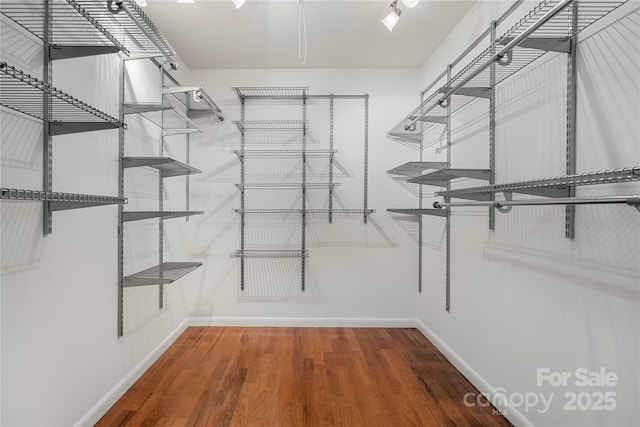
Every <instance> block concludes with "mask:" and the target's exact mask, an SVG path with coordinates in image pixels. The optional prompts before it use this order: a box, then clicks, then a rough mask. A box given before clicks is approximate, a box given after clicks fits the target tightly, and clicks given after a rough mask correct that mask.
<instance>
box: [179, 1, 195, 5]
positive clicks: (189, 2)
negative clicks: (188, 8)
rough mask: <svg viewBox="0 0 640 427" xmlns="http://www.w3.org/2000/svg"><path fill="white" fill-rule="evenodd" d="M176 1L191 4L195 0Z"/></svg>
mask: <svg viewBox="0 0 640 427" xmlns="http://www.w3.org/2000/svg"><path fill="white" fill-rule="evenodd" d="M176 3H181V4H193V3H195V1H194V0H176Z"/></svg>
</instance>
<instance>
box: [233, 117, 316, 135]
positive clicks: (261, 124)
mask: <svg viewBox="0 0 640 427" xmlns="http://www.w3.org/2000/svg"><path fill="white" fill-rule="evenodd" d="M233 123H234V124H235V125H236V126H237V127H238V130H239V131H240V133H241V134H244V133H245V132H246V131H306V130H307V129H308V128H309V122H307V121H306V120H244V121H240V120H236V121H234V122H233Z"/></svg>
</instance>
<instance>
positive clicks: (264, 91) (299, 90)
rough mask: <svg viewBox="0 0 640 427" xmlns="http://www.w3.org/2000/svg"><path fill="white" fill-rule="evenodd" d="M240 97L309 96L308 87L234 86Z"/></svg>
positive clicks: (278, 97)
mask: <svg viewBox="0 0 640 427" xmlns="http://www.w3.org/2000/svg"><path fill="white" fill-rule="evenodd" d="M232 90H233V91H234V92H235V93H236V95H237V96H238V98H239V99H241V100H243V99H244V100H248V99H264V100H268V99H304V98H306V97H307V96H309V88H308V87H295V86H281V87H234V88H232Z"/></svg>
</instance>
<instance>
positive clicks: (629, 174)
mask: <svg viewBox="0 0 640 427" xmlns="http://www.w3.org/2000/svg"><path fill="white" fill-rule="evenodd" d="M632 181H640V166H635V167H630V168H622V169H612V170H605V171H599V172H587V173H582V174H575V175H565V176H558V177H554V178H544V179H536V180H528V181H517V182H510V183H504V184H492V185H485V186H479V187H469V188H458V189H455V190H446V191H439V192H437V193H436V195H438V196H446V197H457V198H470V199H473V200H488V199H489V198H490V195H491V194H495V193H498V192H503V191H507V192H516V193H526V194H537V195H545V196H549V197H566V196H567V195H568V189H569V188H570V187H576V186H583V185H600V184H617V183H621V182H632Z"/></svg>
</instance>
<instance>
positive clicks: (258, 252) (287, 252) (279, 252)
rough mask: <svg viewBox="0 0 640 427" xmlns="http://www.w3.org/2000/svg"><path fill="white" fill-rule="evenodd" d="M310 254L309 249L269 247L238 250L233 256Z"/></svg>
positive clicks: (268, 256)
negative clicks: (267, 248) (265, 248)
mask: <svg viewBox="0 0 640 427" xmlns="http://www.w3.org/2000/svg"><path fill="white" fill-rule="evenodd" d="M307 256H309V253H308V251H306V250H305V251H301V250H285V249H269V250H237V251H234V252H232V253H231V258H303V257H307Z"/></svg>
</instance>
